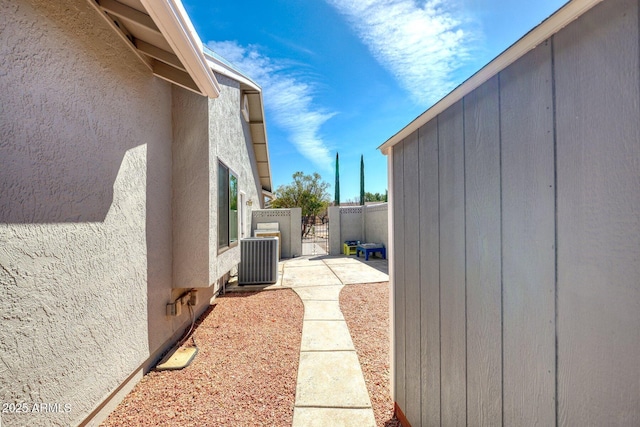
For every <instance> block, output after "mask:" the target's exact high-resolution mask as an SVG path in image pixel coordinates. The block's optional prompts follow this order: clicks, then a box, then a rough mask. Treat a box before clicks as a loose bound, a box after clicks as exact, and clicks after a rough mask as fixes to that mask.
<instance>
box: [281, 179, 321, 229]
mask: <svg viewBox="0 0 640 427" xmlns="http://www.w3.org/2000/svg"><path fill="white" fill-rule="evenodd" d="M328 188H329V183H328V182H325V181H323V180H322V177H321V176H320V174H319V173H317V172H315V173H314V174H313V175H305V174H304V173H303V172H296V173H294V174H293V182H292V183H291V184H287V185H281V186H279V187H278V189H277V190H276V192H275V196H276V198H275V200H273V202H271V207H273V208H302V235H303V236H306V235H307V234H309V231H310V230H311V225H313V224H315V221H316V216H317V215H318V214H319V213H320V212H321V211H323V210H325V209H326V208H327V206H329V204H330V201H331V196H330V195H329V193H328V192H327V189H328Z"/></svg>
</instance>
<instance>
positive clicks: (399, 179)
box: [392, 142, 406, 411]
mask: <svg viewBox="0 0 640 427" xmlns="http://www.w3.org/2000/svg"><path fill="white" fill-rule="evenodd" d="M392 155H393V175H394V176H393V197H394V199H393V216H394V218H395V221H394V224H393V234H394V251H393V262H394V265H395V270H394V275H395V277H394V287H393V292H394V299H395V318H394V334H395V343H396V345H395V349H394V353H395V354H394V361H395V388H396V389H395V393H394V394H395V400H396V402H397V403H398V405H399V406H400V408H401V409H402V411H405V410H406V399H405V396H406V382H405V343H406V339H405V336H406V323H405V311H406V299H405V288H406V283H405V263H404V237H405V236H404V221H403V220H402V218H404V142H401V143H399V144H397V145H396V146H394V147H393V153H392Z"/></svg>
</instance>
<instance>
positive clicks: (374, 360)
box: [340, 282, 400, 427]
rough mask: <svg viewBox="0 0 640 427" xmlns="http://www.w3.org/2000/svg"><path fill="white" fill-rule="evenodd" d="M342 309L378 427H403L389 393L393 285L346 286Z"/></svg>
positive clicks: (385, 283)
mask: <svg viewBox="0 0 640 427" xmlns="http://www.w3.org/2000/svg"><path fill="white" fill-rule="evenodd" d="M340 309H341V310H342V314H343V315H344V318H345V320H346V321H347V325H348V326H349V331H350V332H351V337H352V339H353V344H354V346H355V348H356V352H357V353H358V359H359V360H360V366H362V373H363V374H364V380H365V383H366V384H367V389H368V390H369V396H370V397H371V405H372V406H373V413H374V415H375V417H376V423H377V425H378V426H384V427H399V426H400V423H399V422H398V420H397V418H395V417H394V416H393V401H392V400H391V394H390V391H389V282H384V283H367V284H362V285H347V286H345V287H344V288H342V291H341V292H340Z"/></svg>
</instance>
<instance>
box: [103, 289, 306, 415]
mask: <svg viewBox="0 0 640 427" xmlns="http://www.w3.org/2000/svg"><path fill="white" fill-rule="evenodd" d="M215 301H216V304H215V306H214V307H213V308H212V309H210V310H209V311H207V312H206V313H205V314H203V316H201V317H200V319H198V321H197V324H198V327H197V329H196V330H195V332H194V334H193V336H194V338H195V341H196V343H197V345H198V348H199V352H198V354H197V355H196V357H195V359H194V360H193V362H192V363H191V365H190V366H188V367H187V368H185V369H183V370H179V371H163V372H156V371H152V372H149V373H148V374H147V375H145V376H144V378H143V379H142V380H141V381H140V383H138V384H137V385H136V387H135V388H134V389H133V391H132V392H131V393H129V395H128V396H127V397H126V398H125V399H124V401H123V402H122V403H120V405H119V406H118V407H117V408H116V410H115V411H114V412H113V413H112V414H111V415H110V416H109V418H108V419H107V420H106V421H105V422H104V423H103V424H102V425H103V426H127V427H129V426H159V425H172V426H180V427H182V426H198V427H200V426H233V427H244V426H247V427H249V426H251V427H254V426H290V425H291V422H292V419H293V405H294V401H295V392H296V377H297V371H298V361H299V357H300V339H301V336H302V317H303V310H304V309H303V305H302V302H301V301H300V299H299V298H298V296H297V295H296V294H295V293H294V292H293V291H291V290H280V291H265V292H261V293H242V294H227V295H226V296H223V297H218V298H217V299H216V300H215ZM190 341H191V340H188V341H187V343H186V345H190Z"/></svg>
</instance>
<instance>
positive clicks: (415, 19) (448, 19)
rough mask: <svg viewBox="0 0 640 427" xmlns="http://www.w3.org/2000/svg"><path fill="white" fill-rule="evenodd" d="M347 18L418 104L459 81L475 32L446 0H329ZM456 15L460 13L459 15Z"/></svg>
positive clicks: (443, 91) (447, 89) (374, 54)
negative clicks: (464, 25)
mask: <svg viewBox="0 0 640 427" xmlns="http://www.w3.org/2000/svg"><path fill="white" fill-rule="evenodd" d="M326 1H327V3H329V4H330V5H332V6H333V7H335V8H336V9H337V10H338V11H339V12H340V13H341V14H343V15H345V16H346V17H347V20H348V21H349V23H350V24H351V25H352V26H353V27H354V29H355V31H356V33H357V35H358V37H359V38H360V39H361V40H362V41H363V42H364V44H365V45H366V46H367V47H368V48H369V50H370V51H371V53H372V54H373V56H374V57H375V58H376V60H377V61H378V62H379V63H380V64H381V65H383V66H384V67H385V68H387V69H388V70H389V71H390V72H391V73H392V74H393V75H394V76H395V78H396V79H397V80H398V82H399V83H400V84H401V85H402V86H403V87H404V88H405V89H406V90H407V91H408V92H409V93H410V94H411V96H412V98H413V99H414V101H415V102H417V103H418V104H421V105H424V104H432V103H434V102H435V101H437V100H439V99H440V98H441V97H442V96H444V95H446V94H447V93H448V92H449V91H451V89H453V87H454V86H455V85H456V84H457V83H456V82H455V81H454V78H452V73H454V72H455V71H456V70H457V69H459V68H460V67H461V66H462V64H463V63H464V62H465V61H466V60H468V59H469V55H470V52H469V42H470V41H472V40H473V39H474V37H473V35H472V34H471V32H469V31H467V30H465V29H463V28H462V25H463V22H462V20H460V19H456V17H455V16H454V14H455V13H456V12H455V11H454V9H453V7H452V6H451V5H450V3H451V2H448V1H446V0H426V1H423V2H421V3H420V4H418V3H417V1H416V0H326ZM456 16H460V15H459V14H458V15H456Z"/></svg>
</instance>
